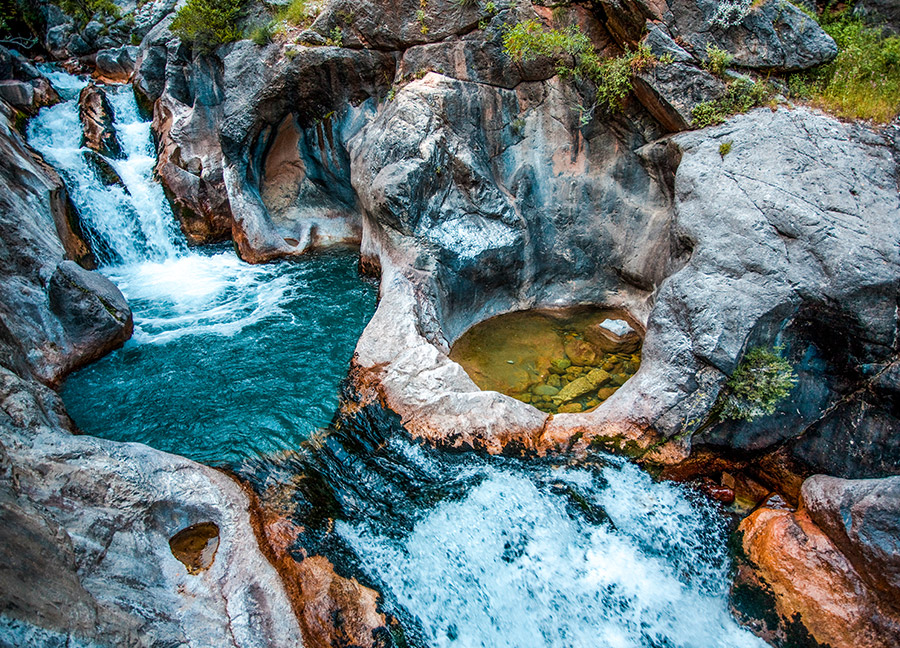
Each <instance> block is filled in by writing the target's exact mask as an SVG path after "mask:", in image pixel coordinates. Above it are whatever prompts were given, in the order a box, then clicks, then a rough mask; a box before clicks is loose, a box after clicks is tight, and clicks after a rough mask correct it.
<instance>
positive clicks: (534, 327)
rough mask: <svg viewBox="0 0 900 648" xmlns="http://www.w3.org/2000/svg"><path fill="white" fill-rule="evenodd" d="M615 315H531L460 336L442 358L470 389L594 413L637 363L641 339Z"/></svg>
mask: <svg viewBox="0 0 900 648" xmlns="http://www.w3.org/2000/svg"><path fill="white" fill-rule="evenodd" d="M635 327H636V325H635V326H632V323H631V322H630V320H629V319H628V317H627V315H625V314H624V313H623V312H622V311H618V310H611V309H602V308H596V307H580V308H567V309H556V310H549V309H548V310H531V311H519V312H516V313H508V314H506V315H500V316H497V317H493V318H491V319H488V320H485V321H484V322H481V323H480V324H477V325H475V326H473V327H472V328H471V329H469V330H468V331H466V333H465V334H463V336H462V337H461V338H460V339H459V340H457V342H456V343H455V344H454V345H453V348H452V349H451V351H450V358H451V359H452V360H453V361H455V362H458V363H459V364H460V365H462V367H463V368H464V369H465V370H466V373H468V374H469V376H470V377H471V378H472V380H473V381H474V382H475V384H476V385H478V386H479V387H480V388H481V389H484V390H492V391H498V392H501V393H503V394H506V395H507V396H512V397H513V398H516V399H518V400H520V401H523V402H525V403H531V404H532V405H533V406H534V407H536V408H538V409H539V410H541V411H544V412H550V413H552V414H557V413H565V412H584V411H588V410H591V409H594V408H595V407H597V406H598V405H600V403H602V402H603V401H605V400H606V399H607V398H609V397H610V396H612V395H613V394H614V393H615V392H616V390H617V389H618V388H619V387H621V386H622V385H623V384H625V381H627V380H628V379H629V378H630V377H631V376H632V375H634V374H635V372H637V370H638V368H639V367H640V364H641V355H640V351H641V342H642V338H641V334H640V333H639V332H638V331H637V330H636V329H635Z"/></svg>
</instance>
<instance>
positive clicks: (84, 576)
mask: <svg viewBox="0 0 900 648" xmlns="http://www.w3.org/2000/svg"><path fill="white" fill-rule="evenodd" d="M0 112H2V119H0V155H2V156H3V159H4V164H3V165H0V169H2V171H0V183H2V184H0V276H2V280H0V324H2V325H0V349H2V354H0V365H2V366H0V518H2V524H0V536H2V538H0V643H2V644H3V645H11V646H26V645H41V646H51V645H52V646H56V645H60V646H62V645H80V646H104V647H105V646H159V645H171V644H173V642H174V643H176V644H177V643H186V644H196V645H216V646H248V647H250V646H290V645H301V644H302V638H301V634H300V628H299V626H298V625H297V622H296V620H295V619H294V618H293V617H292V616H290V615H289V614H288V615H285V614H283V610H285V609H289V605H290V604H289V602H288V600H287V596H286V594H285V592H284V589H283V587H282V585H281V581H280V579H279V577H278V574H277V572H276V571H275V570H274V569H273V568H272V566H271V565H270V564H269V563H268V561H267V560H266V558H265V557H264V556H263V555H262V554H261V553H260V551H259V548H258V545H257V543H256V538H255V536H254V533H253V530H252V527H251V525H250V520H249V513H248V506H249V502H248V500H247V498H246V496H245V495H244V494H243V492H242V491H241V489H240V487H239V486H238V485H237V484H236V483H235V482H234V481H233V480H232V479H231V478H230V477H228V476H226V475H225V474H223V473H221V472H218V471H216V470H213V469H211V468H208V467H204V466H201V465H199V464H196V463H193V462H191V461H189V460H187V459H183V458H180V457H175V456H173V455H167V454H165V453H162V452H158V451H155V450H152V449H150V448H147V447H146V446H143V445H140V444H119V443H114V442H108V441H103V440H100V439H95V438H91V437H87V436H80V435H77V434H76V430H75V429H74V426H73V424H72V423H71V421H70V420H69V418H68V417H67V415H66V414H65V412H64V409H63V405H62V402H61V401H60V399H59V397H58V396H57V395H56V393H55V392H53V391H51V390H50V389H48V388H47V387H45V386H43V385H42V384H41V382H45V383H55V382H58V381H59V380H60V379H61V378H62V377H63V376H64V375H65V374H66V373H68V372H69V371H71V370H72V369H73V368H74V367H77V366H79V364H82V363H84V362H86V361H89V360H90V359H92V358H96V357H97V356H98V355H100V354H102V353H104V352H105V351H106V350H108V349H109V348H110V347H111V346H113V345H115V344H120V343H121V342H122V341H123V340H124V338H126V337H127V336H128V334H129V332H130V323H131V314H130V311H129V309H128V305H127V303H125V300H124V298H123V297H122V295H121V293H120V292H119V291H118V290H117V289H116V288H115V286H114V285H113V284H112V283H110V282H109V280H107V279H106V278H104V277H102V276H100V275H98V274H95V273H93V272H90V271H88V270H85V269H84V268H82V267H80V266H79V265H77V264H76V263H74V262H73V261H70V260H65V259H64V255H65V254H66V253H67V252H69V251H70V250H71V251H73V252H75V253H79V252H80V251H83V250H84V249H85V248H84V247H79V246H83V245H84V244H83V241H81V239H79V238H78V237H77V235H76V234H75V232H74V231H73V230H72V226H71V221H70V220H69V219H68V217H67V213H66V209H67V208H66V198H65V190H64V188H63V186H62V183H61V181H60V179H59V177H58V176H57V175H56V174H55V173H54V172H53V171H52V170H50V169H49V168H48V167H46V166H45V165H44V164H43V162H42V161H41V160H40V158H39V157H38V156H37V154H36V153H34V152H33V151H31V150H30V149H28V148H27V147H26V146H25V145H24V143H23V142H22V140H21V137H20V136H19V134H18V133H17V131H15V130H13V129H12V128H11V127H10V125H9V120H10V118H11V116H12V112H11V111H10V109H9V108H8V107H7V106H6V104H3V103H2V102H0ZM7 162H9V163H10V164H7ZM60 238H62V240H63V242H60ZM64 243H65V245H64ZM204 521H208V522H212V523H214V524H215V525H216V526H217V527H218V528H219V529H220V531H221V533H220V536H219V545H218V548H217V550H216V554H215V560H214V561H213V562H212V563H211V564H209V565H208V568H207V569H206V571H203V572H201V573H198V574H196V575H192V574H190V573H188V570H187V569H186V568H185V566H184V565H183V564H182V563H180V562H179V561H178V560H177V559H176V557H175V556H174V555H173V554H172V551H171V550H170V546H169V539H170V538H171V537H172V536H173V535H175V534H176V532H177V531H179V530H180V529H183V528H184V527H187V526H190V525H192V524H196V523H198V522H204Z"/></svg>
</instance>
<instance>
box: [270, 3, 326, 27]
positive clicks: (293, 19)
mask: <svg viewBox="0 0 900 648" xmlns="http://www.w3.org/2000/svg"><path fill="white" fill-rule="evenodd" d="M316 14H317V11H316V9H315V8H314V7H312V6H311V5H310V2H309V0H291V1H290V2H289V3H288V4H286V5H285V6H283V7H282V8H281V9H280V10H279V11H278V14H277V15H276V18H277V19H278V20H281V21H284V22H286V23H288V24H290V25H294V26H295V27H299V26H306V25H308V24H310V23H311V22H312V21H313V19H314V18H315V17H316Z"/></svg>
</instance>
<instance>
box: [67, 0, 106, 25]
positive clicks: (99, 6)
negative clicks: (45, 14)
mask: <svg viewBox="0 0 900 648" xmlns="http://www.w3.org/2000/svg"><path fill="white" fill-rule="evenodd" d="M55 4H56V5H57V6H58V7H59V8H60V9H61V10H62V12H63V13H64V14H66V15H68V16H71V17H72V18H74V19H75V24H76V25H78V27H79V28H80V27H83V26H85V25H86V24H88V23H89V22H90V21H91V19H93V18H94V17H97V18H101V19H102V18H119V17H120V16H121V12H120V11H119V7H118V6H116V3H115V2H113V1H112V0H57V2H56V3H55Z"/></svg>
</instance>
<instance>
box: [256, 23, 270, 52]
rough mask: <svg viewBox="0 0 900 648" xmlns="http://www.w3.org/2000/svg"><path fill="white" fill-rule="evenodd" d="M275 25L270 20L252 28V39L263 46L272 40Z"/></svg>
mask: <svg viewBox="0 0 900 648" xmlns="http://www.w3.org/2000/svg"><path fill="white" fill-rule="evenodd" d="M272 30H273V25H272V23H270V22H267V23H263V24H262V25H257V26H256V27H254V28H253V29H251V30H250V40H251V41H253V43H254V44H256V45H259V46H263V45H268V44H269V43H271V42H272Z"/></svg>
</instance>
